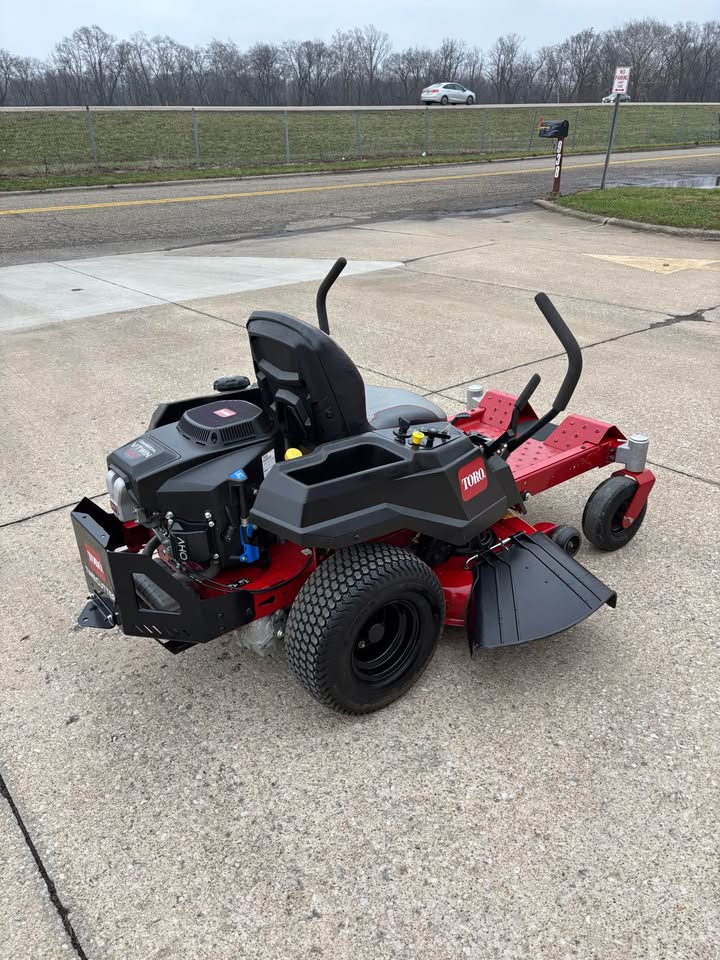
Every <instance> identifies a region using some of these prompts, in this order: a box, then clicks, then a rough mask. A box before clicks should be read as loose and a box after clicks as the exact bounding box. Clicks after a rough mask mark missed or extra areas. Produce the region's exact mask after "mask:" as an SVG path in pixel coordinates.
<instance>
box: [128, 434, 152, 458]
mask: <svg viewBox="0 0 720 960" xmlns="http://www.w3.org/2000/svg"><path fill="white" fill-rule="evenodd" d="M157 452H158V449H157V447H155V446H153V444H152V443H150V441H149V440H146V439H145V437H140V439H139V440H133V442H132V443H129V444H128V445H127V447H125V449H124V450H123V455H124V456H125V457H126V458H127V459H128V460H149V459H150V458H151V457H154V456H155V454H156V453H157Z"/></svg>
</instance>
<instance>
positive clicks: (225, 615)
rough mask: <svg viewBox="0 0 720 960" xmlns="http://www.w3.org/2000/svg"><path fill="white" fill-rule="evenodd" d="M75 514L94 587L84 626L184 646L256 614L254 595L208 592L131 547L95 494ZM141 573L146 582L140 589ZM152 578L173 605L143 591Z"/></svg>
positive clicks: (87, 576) (175, 648)
mask: <svg viewBox="0 0 720 960" xmlns="http://www.w3.org/2000/svg"><path fill="white" fill-rule="evenodd" d="M71 517H72V524H73V528H74V531H75V539H76V540H77V545H78V550H79V552H80V560H81V561H82V565H83V571H84V573H85V580H86V582H87V585H88V588H89V590H90V597H89V598H88V603H87V604H86V605H85V607H84V609H83V611H82V613H81V614H80V616H79V617H78V623H79V625H80V626H81V627H96V628H97V627H100V628H104V629H110V628H112V627H114V626H119V627H120V628H121V629H122V631H123V633H125V634H128V635H129V636H136V637H151V638H152V639H153V640H158V641H159V642H160V643H162V644H163V645H164V646H165V647H167V648H168V649H169V650H171V651H172V652H179V651H180V650H183V649H185V648H186V647H188V646H192V645H194V644H196V643H207V642H208V641H209V640H213V639H214V638H215V637H219V636H222V634H224V633H228V632H229V631H230V630H234V629H236V628H237V627H240V626H242V625H243V624H245V623H249V622H250V621H251V620H253V619H254V617H255V609H254V606H255V605H254V603H253V598H252V596H251V595H249V594H247V593H243V592H242V591H236V592H233V593H228V594H226V595H224V596H213V597H208V598H203V597H201V596H200V595H199V594H197V593H196V592H195V591H194V590H192V589H191V588H190V587H189V586H187V585H186V584H184V583H182V582H181V581H180V580H178V579H176V578H175V577H174V576H173V574H172V572H171V571H170V569H169V568H167V567H165V566H164V565H163V564H161V563H158V562H157V561H155V560H153V559H152V558H151V557H148V556H145V555H144V554H142V553H133V552H131V551H130V550H128V549H127V546H126V543H125V536H124V528H123V525H122V523H120V521H119V520H118V519H117V517H116V516H114V514H112V513H107V511H105V510H103V509H102V508H101V507H99V506H98V505H97V504H96V503H93V501H92V500H88V499H84V500H81V501H80V503H79V504H78V505H77V506H76V507H75V509H74V510H73V511H72V514H71ZM138 578H141V583H142V582H144V583H145V589H144V590H142V591H141V592H139V591H138ZM147 580H149V581H151V583H152V586H153V587H154V588H155V590H156V591H157V590H159V591H161V593H163V594H165V595H166V596H167V599H168V603H167V606H168V607H170V608H172V609H168V610H160V609H157V608H153V609H150V608H149V607H148V605H147V601H145V600H143V597H142V595H141V593H144V594H145V595H147V592H148V591H147Z"/></svg>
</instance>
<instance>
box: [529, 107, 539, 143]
mask: <svg viewBox="0 0 720 960" xmlns="http://www.w3.org/2000/svg"><path fill="white" fill-rule="evenodd" d="M536 121H537V110H535V111H534V112H533V118H532V123H531V124H530V136H529V137H528V153H530V151H531V150H532V145H533V138H534V136H535V123H536Z"/></svg>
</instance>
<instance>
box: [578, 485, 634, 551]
mask: <svg viewBox="0 0 720 960" xmlns="http://www.w3.org/2000/svg"><path fill="white" fill-rule="evenodd" d="M636 490H637V482H636V481H635V480H633V478H632V477H625V476H619V477H608V479H607V480H603V482H602V483H601V484H600V485H599V486H598V487H596V488H595V490H593V492H592V493H591V494H590V496H589V497H588V501H587V503H586V504H585V510H584V511H583V519H582V528H583V533H584V534H585V536H586V537H587V539H588V540H589V541H590V543H592V545H593V546H595V547H597V548H598V550H619V549H620V547H624V546H625V544H627V543H629V542H630V541H631V540H632V538H633V537H634V536H635V534H636V533H637V532H638V530H639V529H640V527H641V526H642V522H643V520H644V519H645V513H646V512H647V504H645V506H644V507H643V508H642V510H641V511H640V513H639V514H638V517H637V519H636V520H635V523H633V524H632V525H631V526H629V527H624V526H623V523H622V521H623V517H624V516H625V511H626V510H627V508H628V507H629V506H630V501H631V500H632V498H633V497H634V496H635V491H636Z"/></svg>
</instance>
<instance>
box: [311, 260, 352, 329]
mask: <svg viewBox="0 0 720 960" xmlns="http://www.w3.org/2000/svg"><path fill="white" fill-rule="evenodd" d="M346 266H347V260H346V259H345V257H338V259H337V260H336V261H335V263H334V264H333V265H332V267H330V270H329V271H328V275H327V276H326V277H325V279H324V280H323V282H322V283H321V284H320V286H319V287H318V292H317V296H316V298H315V310H316V311H317V318H318V326H319V327H320V329H321V330H322V332H323V333H326V334H327V335H328V336H330V324H329V323H328V315H327V303H326V301H327V295H328V292H329V290H330V287H331V286H332V285H333V284H334V283H335V281H336V280H337V278H338V277H339V276H340V274H341V273H342V272H343V270H344V269H345V267H346Z"/></svg>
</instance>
